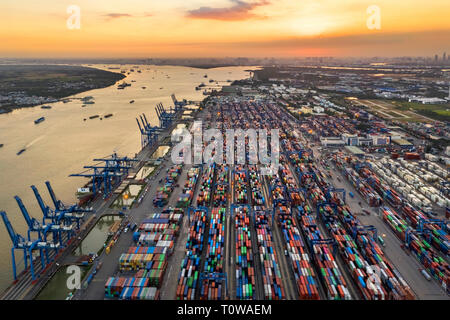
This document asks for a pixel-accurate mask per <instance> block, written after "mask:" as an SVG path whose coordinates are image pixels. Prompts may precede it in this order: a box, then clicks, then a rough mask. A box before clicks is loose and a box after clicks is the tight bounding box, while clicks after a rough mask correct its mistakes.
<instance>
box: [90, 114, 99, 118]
mask: <svg viewBox="0 0 450 320" xmlns="http://www.w3.org/2000/svg"><path fill="white" fill-rule="evenodd" d="M98 117H99V115H98V114H96V115H95V116H90V117H89V119H95V118H98Z"/></svg>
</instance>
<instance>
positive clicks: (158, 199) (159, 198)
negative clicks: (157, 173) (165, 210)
mask: <svg viewBox="0 0 450 320" xmlns="http://www.w3.org/2000/svg"><path fill="white" fill-rule="evenodd" d="M182 170H183V167H182V166H181V165H175V166H173V167H172V168H170V169H169V171H168V172H167V176H166V180H165V184H164V187H160V188H158V191H157V192H156V196H155V198H154V199H153V205H154V206H155V207H164V206H165V205H166V204H167V202H168V201H169V198H170V195H171V194H172V192H173V189H174V187H175V183H176V181H177V180H178V177H179V176H180V174H181V171H182Z"/></svg>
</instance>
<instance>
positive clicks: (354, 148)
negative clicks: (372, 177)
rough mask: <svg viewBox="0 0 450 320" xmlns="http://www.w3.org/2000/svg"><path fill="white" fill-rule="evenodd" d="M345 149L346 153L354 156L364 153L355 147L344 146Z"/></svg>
mask: <svg viewBox="0 0 450 320" xmlns="http://www.w3.org/2000/svg"><path fill="white" fill-rule="evenodd" d="M345 149H347V151H349V152H351V153H352V154H354V155H356V156H358V155H363V154H365V152H364V151H362V150H361V149H360V148H358V147H355V146H345Z"/></svg>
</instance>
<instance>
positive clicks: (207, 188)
mask: <svg viewBox="0 0 450 320" xmlns="http://www.w3.org/2000/svg"><path fill="white" fill-rule="evenodd" d="M215 167H216V165H215V163H212V164H210V165H209V166H208V169H207V170H206V172H204V174H203V179H202V184H201V185H200V191H199V193H198V196H197V205H198V206H208V205H209V201H210V200H211V188H212V185H213V179H214V169H215Z"/></svg>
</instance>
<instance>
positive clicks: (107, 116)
mask: <svg viewBox="0 0 450 320" xmlns="http://www.w3.org/2000/svg"><path fill="white" fill-rule="evenodd" d="M112 116H113V114H112V113H108V114H106V115H105V117H104V118H105V119H107V118H110V117H112Z"/></svg>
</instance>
